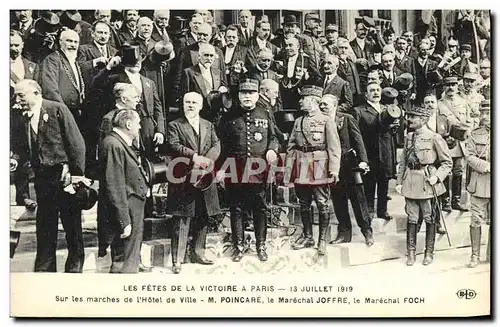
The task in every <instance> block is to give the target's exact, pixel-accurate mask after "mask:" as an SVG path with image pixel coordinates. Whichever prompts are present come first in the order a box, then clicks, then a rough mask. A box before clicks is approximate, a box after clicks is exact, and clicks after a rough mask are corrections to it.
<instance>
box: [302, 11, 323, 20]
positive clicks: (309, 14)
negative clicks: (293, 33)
mask: <svg viewBox="0 0 500 327" xmlns="http://www.w3.org/2000/svg"><path fill="white" fill-rule="evenodd" d="M309 19H315V20H317V21H320V22H321V19H320V18H319V15H318V14H317V13H314V12H310V13H307V14H306V17H305V20H309Z"/></svg>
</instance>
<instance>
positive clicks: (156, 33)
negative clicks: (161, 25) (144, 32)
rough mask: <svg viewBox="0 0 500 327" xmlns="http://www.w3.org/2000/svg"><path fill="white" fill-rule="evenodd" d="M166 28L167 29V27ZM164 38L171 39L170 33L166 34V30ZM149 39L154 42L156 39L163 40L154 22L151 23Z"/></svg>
mask: <svg viewBox="0 0 500 327" xmlns="http://www.w3.org/2000/svg"><path fill="white" fill-rule="evenodd" d="M167 30H168V29H167ZM166 37H167V38H166V39H167V40H168V41H170V40H171V37H170V35H169V34H168V31H167V35H166ZM151 39H152V40H153V41H155V42H158V41H162V40H163V35H161V34H160V31H159V29H158V26H156V24H153V32H152V33H151Z"/></svg>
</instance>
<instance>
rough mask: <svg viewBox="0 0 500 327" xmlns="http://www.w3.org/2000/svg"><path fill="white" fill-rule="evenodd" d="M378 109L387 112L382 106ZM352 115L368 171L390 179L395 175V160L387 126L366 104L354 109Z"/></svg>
mask: <svg viewBox="0 0 500 327" xmlns="http://www.w3.org/2000/svg"><path fill="white" fill-rule="evenodd" d="M380 108H381V110H382V111H384V110H387V107H386V106H384V105H381V106H380ZM353 113H354V115H353V116H354V118H356V120H357V121H358V124H359V129H360V130H361V135H362V136H363V142H364V144H365V149H366V153H367V156H368V164H369V165H370V170H372V171H374V172H375V173H376V174H379V175H380V176H385V177H386V178H392V177H393V176H394V175H395V173H396V162H395V160H396V158H394V153H395V151H394V141H393V136H392V134H391V132H390V131H389V128H388V125H386V124H384V122H383V121H382V120H381V119H380V115H379V113H378V112H377V110H376V109H375V108H373V107H372V106H371V105H370V104H368V103H365V104H364V105H362V106H359V107H356V108H354V112H353Z"/></svg>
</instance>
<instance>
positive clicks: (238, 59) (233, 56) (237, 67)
mask: <svg viewBox="0 0 500 327" xmlns="http://www.w3.org/2000/svg"><path fill="white" fill-rule="evenodd" d="M222 54H223V55H224V64H226V76H227V81H228V84H229V86H230V89H231V91H232V92H234V93H237V87H238V83H239V80H240V75H241V73H242V72H243V71H244V70H245V69H246V68H244V67H245V62H246V59H247V48H246V47H245V46H243V45H241V44H239V38H238V29H237V28H236V26H234V25H229V26H228V27H227V29H226V46H225V47H223V48H222Z"/></svg>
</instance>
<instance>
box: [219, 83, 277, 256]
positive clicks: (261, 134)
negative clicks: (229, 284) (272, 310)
mask: <svg viewBox="0 0 500 327" xmlns="http://www.w3.org/2000/svg"><path fill="white" fill-rule="evenodd" d="M258 91H259V84H258V82H257V81H255V80H245V81H242V83H240V85H239V93H238V98H239V100H240V104H239V105H238V107H236V108H233V110H231V111H229V113H228V114H227V115H226V117H224V121H223V123H222V124H221V128H220V133H221V134H220V138H221V144H222V153H223V154H222V155H221V159H222V160H225V161H224V162H227V163H230V162H233V163H235V166H236V171H233V168H229V167H230V166H228V165H226V164H222V165H220V166H219V167H220V169H219V171H218V173H217V180H218V181H220V182H221V183H223V185H226V187H227V194H228V196H229V202H230V211H231V235H232V241H233V248H234V252H233V255H232V260H233V261H235V262H238V261H241V259H242V258H243V254H244V253H245V251H246V250H247V249H246V246H245V238H244V236H245V235H244V230H243V221H244V220H245V219H246V218H247V217H249V215H251V214H252V213H253V221H254V226H255V239H256V248H257V256H258V257H259V260H261V261H266V260H267V259H268V256H267V253H266V237H267V221H266V220H267V219H266V218H267V217H266V216H267V202H266V181H267V174H266V173H261V174H258V175H256V174H248V175H247V174H246V173H245V174H244V172H248V170H252V167H254V166H253V164H252V162H255V161H256V160H258V161H259V163H260V164H264V163H265V162H267V164H270V163H271V162H274V161H275V160H277V151H278V146H279V145H278V142H277V139H276V133H275V131H274V128H273V124H272V121H271V118H270V115H269V112H268V111H267V110H266V109H264V108H262V107H257V106H256V103H257V100H258V98H259V94H258ZM247 164H248V165H249V166H247ZM250 165H252V166H251V167H250ZM228 168H229V169H228ZM226 169H227V170H228V172H227V173H226ZM226 176H227V177H231V178H228V180H227V181H225V182H224V178H225V177H226ZM234 177H236V182H234Z"/></svg>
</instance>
